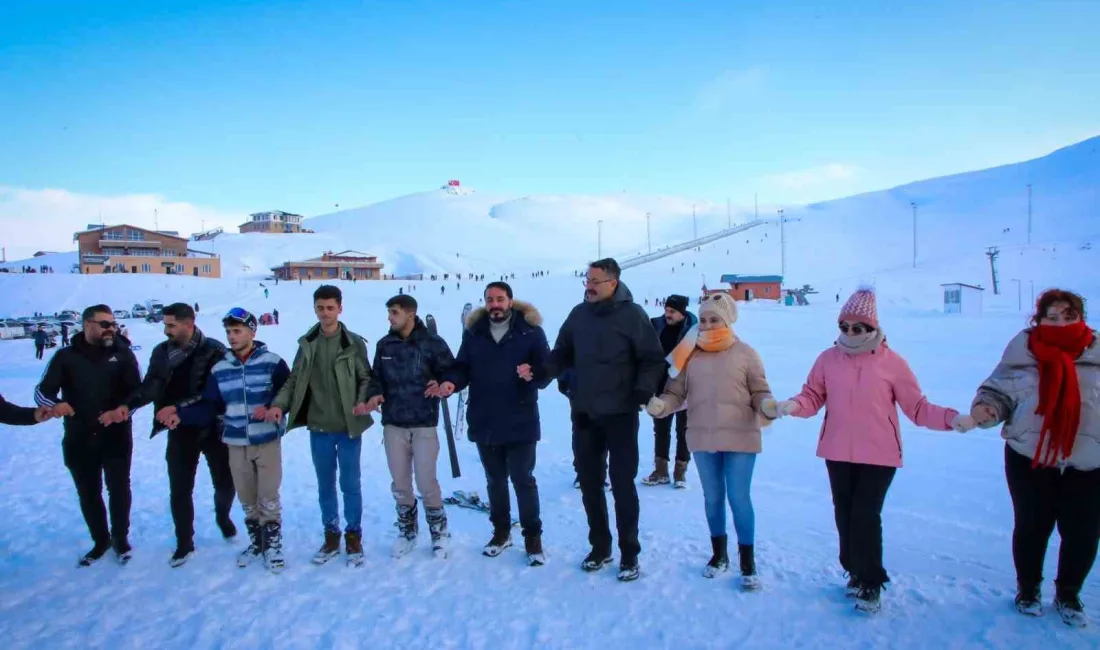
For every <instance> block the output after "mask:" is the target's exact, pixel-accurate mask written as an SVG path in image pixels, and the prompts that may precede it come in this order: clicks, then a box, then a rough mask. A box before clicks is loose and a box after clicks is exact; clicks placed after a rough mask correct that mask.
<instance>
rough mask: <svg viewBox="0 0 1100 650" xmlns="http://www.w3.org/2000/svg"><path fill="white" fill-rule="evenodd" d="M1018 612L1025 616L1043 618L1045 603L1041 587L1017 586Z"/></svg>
mask: <svg viewBox="0 0 1100 650" xmlns="http://www.w3.org/2000/svg"><path fill="white" fill-rule="evenodd" d="M1016 611H1017V612H1020V613H1021V614H1024V615H1025V616H1042V615H1043V601H1042V594H1041V593H1040V590H1039V585H1024V584H1018V585H1017V586H1016Z"/></svg>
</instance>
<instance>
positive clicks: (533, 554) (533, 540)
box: [523, 535, 546, 566]
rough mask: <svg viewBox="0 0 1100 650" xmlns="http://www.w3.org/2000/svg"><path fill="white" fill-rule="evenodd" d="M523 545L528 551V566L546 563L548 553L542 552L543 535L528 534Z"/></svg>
mask: <svg viewBox="0 0 1100 650" xmlns="http://www.w3.org/2000/svg"><path fill="white" fill-rule="evenodd" d="M523 547H524V550H525V551H527V565H528V566H542V565H544V564H546V554H545V553H543V552H542V535H528V536H526V537H524V538H523Z"/></svg>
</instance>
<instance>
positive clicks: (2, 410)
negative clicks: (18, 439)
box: [0, 395, 52, 426]
mask: <svg viewBox="0 0 1100 650" xmlns="http://www.w3.org/2000/svg"><path fill="white" fill-rule="evenodd" d="M51 413H52V409H50V407H48V406H39V407H38V408H31V407H29V406H16V405H15V404H12V403H11V402H9V401H7V400H5V399H4V396H3V395H0V424H10V425H14V426H31V425H33V424H38V423H39V422H45V421H46V420H48V419H50V417H51Z"/></svg>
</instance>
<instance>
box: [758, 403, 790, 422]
mask: <svg viewBox="0 0 1100 650" xmlns="http://www.w3.org/2000/svg"><path fill="white" fill-rule="evenodd" d="M760 410H762V411H763V412H764V415H766V416H768V417H769V418H772V419H773V420H774V419H778V418H784V417H787V416H788V415H794V414H795V413H797V412H798V403H797V402H792V401H791V400H783V401H782V402H777V401H775V400H774V399H766V400H764V401H763V402H762V403H761V404H760Z"/></svg>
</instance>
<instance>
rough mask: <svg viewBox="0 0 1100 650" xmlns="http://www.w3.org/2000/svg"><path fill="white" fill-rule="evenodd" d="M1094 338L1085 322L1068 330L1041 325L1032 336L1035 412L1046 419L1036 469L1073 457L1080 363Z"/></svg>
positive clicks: (1034, 462)
mask: <svg viewBox="0 0 1100 650" xmlns="http://www.w3.org/2000/svg"><path fill="white" fill-rule="evenodd" d="M1093 338H1094V337H1093V333H1092V330H1091V329H1089V327H1088V325H1086V324H1085V321H1078V322H1076V323H1074V324H1072V325H1066V326H1064V327H1054V326H1051V325H1040V326H1038V327H1036V328H1035V329H1033V330H1031V334H1030V335H1028V340H1027V346H1028V349H1030V350H1031V354H1033V355H1035V360H1036V361H1038V362H1039V408H1038V409H1036V411H1035V412H1036V413H1037V414H1039V415H1042V416H1043V426H1042V429H1041V430H1040V432H1039V446H1038V447H1036V448H1035V457H1034V458H1032V460H1031V466H1032V467H1038V466H1040V465H1045V466H1047V467H1053V466H1054V465H1055V464H1057V462H1058V458H1059V456H1060V457H1062V458H1069V457H1070V455H1071V454H1072V453H1073V443H1074V442H1075V441H1076V440H1077V429H1078V427H1079V426H1080V424H1081V387H1080V386H1079V385H1078V383H1077V363H1076V362H1077V358H1078V357H1080V356H1081V354H1082V353H1084V351H1085V349H1086V348H1088V347H1089V346H1090V345H1092V342H1093ZM1044 443H1046V453H1045V454H1044V453H1043V446H1044Z"/></svg>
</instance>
